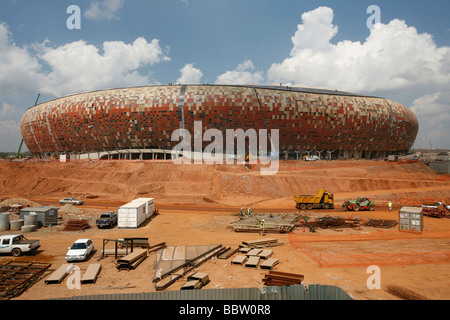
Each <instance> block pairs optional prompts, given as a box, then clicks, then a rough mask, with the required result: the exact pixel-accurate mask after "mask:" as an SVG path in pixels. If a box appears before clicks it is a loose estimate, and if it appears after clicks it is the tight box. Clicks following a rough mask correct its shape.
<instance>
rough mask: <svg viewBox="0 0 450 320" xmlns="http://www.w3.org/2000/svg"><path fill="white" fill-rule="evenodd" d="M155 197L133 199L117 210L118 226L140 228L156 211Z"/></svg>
mask: <svg viewBox="0 0 450 320" xmlns="http://www.w3.org/2000/svg"><path fill="white" fill-rule="evenodd" d="M154 207H155V202H154V199H153V198H140V199H136V200H133V201H131V202H129V203H127V204H125V205H123V206H121V207H119V208H118V210H117V226H118V228H139V226H140V225H141V224H142V223H144V222H145V221H146V220H147V219H148V218H149V217H150V216H151V215H153V213H154V211H155V210H154Z"/></svg>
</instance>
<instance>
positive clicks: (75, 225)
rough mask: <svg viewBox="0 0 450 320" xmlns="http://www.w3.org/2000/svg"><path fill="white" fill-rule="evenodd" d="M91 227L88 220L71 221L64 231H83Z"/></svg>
mask: <svg viewBox="0 0 450 320" xmlns="http://www.w3.org/2000/svg"><path fill="white" fill-rule="evenodd" d="M90 227H91V226H90V225H89V221H87V220H69V221H67V223H66V225H65V226H64V231H82V230H86V229H89V228H90Z"/></svg>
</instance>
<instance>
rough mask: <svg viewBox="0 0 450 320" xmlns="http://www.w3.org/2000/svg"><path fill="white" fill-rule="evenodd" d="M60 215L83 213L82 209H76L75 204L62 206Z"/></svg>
mask: <svg viewBox="0 0 450 320" xmlns="http://www.w3.org/2000/svg"><path fill="white" fill-rule="evenodd" d="M58 212H59V213H73V214H77V213H82V211H81V210H80V209H78V208H77V207H75V206H74V205H73V204H65V205H64V206H62V207H61V208H60V209H59V211H58Z"/></svg>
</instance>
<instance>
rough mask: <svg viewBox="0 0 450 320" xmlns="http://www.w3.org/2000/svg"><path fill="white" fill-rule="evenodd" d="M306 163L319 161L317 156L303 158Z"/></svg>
mask: <svg viewBox="0 0 450 320" xmlns="http://www.w3.org/2000/svg"><path fill="white" fill-rule="evenodd" d="M305 160H306V161H316V160H320V158H319V157H318V156H307V157H306V158H305Z"/></svg>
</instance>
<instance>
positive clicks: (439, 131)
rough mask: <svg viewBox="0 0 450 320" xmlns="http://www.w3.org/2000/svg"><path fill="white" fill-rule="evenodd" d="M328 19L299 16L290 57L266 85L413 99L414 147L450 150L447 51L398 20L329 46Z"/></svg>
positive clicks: (323, 11) (320, 13)
mask: <svg viewBox="0 0 450 320" xmlns="http://www.w3.org/2000/svg"><path fill="white" fill-rule="evenodd" d="M333 15H334V14H333V10H332V9H330V8H327V7H319V8H317V9H315V10H312V11H309V12H306V13H304V14H303V15H302V20H303V21H302V24H299V25H298V26H297V31H296V32H295V35H294V36H293V37H292V38H291V40H292V44H293V47H292V50H291V52H290V54H289V56H288V57H287V58H286V59H284V60H283V61H282V62H280V63H273V64H272V66H271V67H270V68H269V70H268V71H267V79H268V81H269V83H296V84H299V83H302V84H304V85H306V86H312V87H328V88H331V89H340V90H344V91H351V92H357V93H370V94H374V95H381V96H384V95H385V94H386V93H388V94H389V93H391V94H395V95H396V96H397V99H396V100H400V101H398V102H400V103H404V102H402V100H406V101H413V100H414V99H415V100H414V102H413V105H412V106H410V107H411V109H412V110H413V111H414V112H415V113H416V115H417V117H418V120H419V127H420V130H419V135H418V141H419V142H420V141H426V142H428V141H429V140H432V141H433V146H437V145H439V146H441V147H444V148H450V144H449V143H450V142H449V140H448V132H449V131H448V123H449V120H450V119H449V118H450V103H449V101H450V47H438V46H437V45H436V43H435V42H434V40H433V37H432V36H431V35H429V34H427V33H419V32H418V31H417V29H416V28H414V27H412V26H408V25H407V24H406V22H405V21H402V20H398V19H394V20H392V21H390V22H389V23H388V24H383V23H379V24H377V25H376V26H375V27H374V28H373V29H371V32H370V35H369V36H368V37H367V39H365V41H364V42H359V41H356V42H354V41H350V40H343V41H339V42H337V43H336V44H333V43H332V42H331V40H332V39H333V37H335V36H336V34H337V32H338V28H337V27H336V26H334V25H333ZM388 98H389V97H388ZM399 98H400V99H399ZM404 104H405V103H404ZM416 146H417V143H416Z"/></svg>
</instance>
